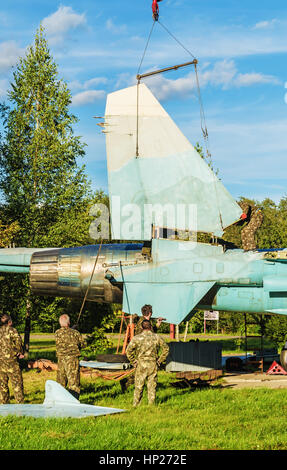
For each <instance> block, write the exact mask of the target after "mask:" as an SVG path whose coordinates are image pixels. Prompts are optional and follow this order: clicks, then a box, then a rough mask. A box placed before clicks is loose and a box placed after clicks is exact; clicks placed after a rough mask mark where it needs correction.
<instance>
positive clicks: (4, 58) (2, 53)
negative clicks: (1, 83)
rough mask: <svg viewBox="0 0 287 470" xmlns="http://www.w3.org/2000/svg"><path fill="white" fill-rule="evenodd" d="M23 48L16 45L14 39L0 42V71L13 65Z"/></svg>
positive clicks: (4, 71)
mask: <svg viewBox="0 0 287 470" xmlns="http://www.w3.org/2000/svg"><path fill="white" fill-rule="evenodd" d="M23 53H24V49H21V48H20V47H18V46H17V43H16V42H15V41H6V42H2V43H1V44H0V73H6V72H8V70H9V69H10V68H11V67H12V66H13V65H15V64H16V63H17V62H18V60H19V57H20V56H21V55H22V54H23Z"/></svg>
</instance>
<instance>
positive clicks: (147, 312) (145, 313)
mask: <svg viewBox="0 0 287 470" xmlns="http://www.w3.org/2000/svg"><path fill="white" fill-rule="evenodd" d="M141 310H142V317H141V318H140V319H139V321H138V322H137V325H136V328H135V335H138V334H140V333H141V332H142V322H143V321H144V320H147V321H149V322H150V323H151V331H152V332H153V333H157V330H158V328H159V327H160V325H161V322H162V321H163V320H164V318H161V317H160V318H158V319H157V322H156V324H154V323H153V322H152V320H151V316H152V306H151V305H144V306H143V307H142V309H141Z"/></svg>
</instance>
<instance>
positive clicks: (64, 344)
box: [55, 315, 84, 398]
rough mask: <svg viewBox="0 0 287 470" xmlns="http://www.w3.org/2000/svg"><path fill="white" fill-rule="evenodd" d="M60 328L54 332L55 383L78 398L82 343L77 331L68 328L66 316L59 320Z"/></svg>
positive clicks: (68, 320) (68, 319) (67, 317)
mask: <svg viewBox="0 0 287 470" xmlns="http://www.w3.org/2000/svg"><path fill="white" fill-rule="evenodd" d="M59 323H60V326H61V328H60V329H59V330H57V331H56V333H55V339H56V354H57V358H58V370H57V382H58V383H59V384H61V385H62V386H63V387H66V386H67V385H68V387H67V388H68V390H69V392H70V393H71V394H72V395H73V396H74V397H75V398H79V396H80V363H79V356H80V354H81V348H82V347H83V344H84V341H83V339H82V336H81V334H80V333H79V331H77V330H75V329H73V328H70V318H69V316H68V315H61V316H60V318H59Z"/></svg>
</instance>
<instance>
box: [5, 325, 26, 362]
mask: <svg viewBox="0 0 287 470" xmlns="http://www.w3.org/2000/svg"><path fill="white" fill-rule="evenodd" d="M23 353H24V351H23V343H22V339H21V336H20V335H19V333H18V331H17V330H16V329H15V328H13V327H12V326H9V325H3V326H1V327H0V360H1V361H11V360H15V359H16V358H17V356H18V354H23Z"/></svg>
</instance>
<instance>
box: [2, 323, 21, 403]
mask: <svg viewBox="0 0 287 470" xmlns="http://www.w3.org/2000/svg"><path fill="white" fill-rule="evenodd" d="M23 352H24V351H23V343H22V339H21V336H20V335H19V333H18V331H17V330H16V329H15V328H13V327H12V319H11V317H10V315H7V314H4V315H2V317H1V319H0V403H1V404H7V403H9V401H10V397H9V386H8V381H9V379H10V380H11V383H12V386H13V388H14V397H15V400H16V402H17V403H23V402H24V388H23V377H22V372H21V369H20V366H19V362H18V359H23V357H24V354H23Z"/></svg>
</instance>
